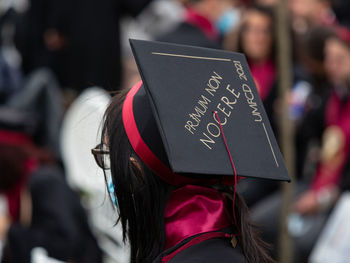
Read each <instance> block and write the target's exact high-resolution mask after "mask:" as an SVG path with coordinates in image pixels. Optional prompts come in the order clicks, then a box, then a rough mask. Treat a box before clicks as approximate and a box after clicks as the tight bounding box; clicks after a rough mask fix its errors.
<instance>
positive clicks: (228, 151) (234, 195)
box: [213, 111, 239, 231]
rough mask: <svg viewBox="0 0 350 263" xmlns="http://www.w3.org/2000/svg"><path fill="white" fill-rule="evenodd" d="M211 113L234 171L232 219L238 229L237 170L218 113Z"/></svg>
mask: <svg viewBox="0 0 350 263" xmlns="http://www.w3.org/2000/svg"><path fill="white" fill-rule="evenodd" d="M213 114H215V116H216V119H217V121H218V123H219V126H220V130H221V134H222V138H223V140H224V143H225V147H226V150H227V153H228V157H229V158H230V162H231V166H232V169H233V172H234V175H235V190H234V193H233V201H232V202H233V220H234V221H235V225H236V228H237V231H239V228H238V224H237V219H236V213H235V201H236V191H237V172H236V167H235V164H234V163H233V159H232V156H231V153H230V150H229V148H228V145H227V141H226V138H225V134H224V129H223V128H222V124H221V121H220V118H219V114H218V113H217V112H216V111H213Z"/></svg>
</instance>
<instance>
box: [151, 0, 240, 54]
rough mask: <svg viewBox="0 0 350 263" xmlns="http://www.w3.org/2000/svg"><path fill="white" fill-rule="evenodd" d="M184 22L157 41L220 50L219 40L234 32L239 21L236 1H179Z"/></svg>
mask: <svg viewBox="0 0 350 263" xmlns="http://www.w3.org/2000/svg"><path fill="white" fill-rule="evenodd" d="M179 1H180V2H181V3H182V4H183V5H184V7H185V14H184V20H183V22H182V23H180V24H179V25H178V26H177V27H176V28H175V29H173V30H172V31H170V32H168V33H166V34H164V35H163V36H160V37H159V38H158V39H157V40H159V41H163V42H171V43H176V44H186V45H192V46H199V47H207V48H217V49H220V48H221V47H222V37H223V36H225V35H226V34H227V33H229V32H231V31H232V30H234V28H235V27H236V26H237V25H238V22H239V19H240V9H239V4H240V1H239V0H179Z"/></svg>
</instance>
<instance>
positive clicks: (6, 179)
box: [0, 109, 102, 263]
mask: <svg viewBox="0 0 350 263" xmlns="http://www.w3.org/2000/svg"><path fill="white" fill-rule="evenodd" d="M2 113H3V109H2V110H1V111H0V116H1V129H0V170H1V177H0V193H1V194H2V195H4V196H5V198H6V200H7V207H8V209H7V211H6V210H4V211H2V213H1V215H0V238H1V240H2V242H3V243H4V247H3V248H2V250H3V253H2V254H3V259H2V262H10V263H11V262H15V263H17V262H18V263H26V262H28V263H29V262H31V256H32V250H33V249H34V248H37V247H41V248H43V249H45V250H46V251H47V253H48V255H49V257H51V258H55V259H59V260H62V261H72V262H81V263H87V262H91V263H98V262H102V258H101V257H102V256H101V251H100V249H99V247H98V245H97V243H96V240H95V238H94V236H93V234H92V232H91V230H90V227H89V225H88V221H87V217H86V214H85V211H84V209H83V208H82V206H81V204H80V201H79V198H78V195H77V194H76V193H74V192H73V191H72V190H71V189H70V188H69V187H68V185H67V184H66V182H65V180H64V176H63V172H62V170H61V169H60V168H59V167H58V166H57V164H56V162H55V159H54V158H53V156H52V155H51V154H50V152H48V151H46V150H44V149H41V148H39V147H37V146H36V145H35V144H34V143H33V141H32V139H31V136H30V135H29V134H28V133H27V132H28V131H29V130H30V129H28V127H27V128H26V126H28V124H26V122H30V120H31V119H30V118H29V116H27V114H24V113H18V112H17V113H16V114H14V115H13V117H16V118H12V120H11V121H10V122H9V121H8V120H7V116H8V115H10V113H9V111H7V112H6V111H5V114H6V116H3V114H2ZM14 119H17V120H22V121H21V122H19V123H16V122H14V121H13V120H14Z"/></svg>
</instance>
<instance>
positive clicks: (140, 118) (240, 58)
mask: <svg viewBox="0 0 350 263" xmlns="http://www.w3.org/2000/svg"><path fill="white" fill-rule="evenodd" d="M130 43H131V47H132V50H133V53H134V56H135V59H136V62H137V65H138V68H139V72H140V74H141V77H142V81H143V84H141V83H140V84H139V85H138V86H137V87H134V88H133V89H132V90H131V91H130V92H129V94H128V96H129V102H125V103H124V109H123V119H124V126H128V127H126V131H127V134H128V137H129V140H130V139H131V138H130V137H133V138H132V139H131V144H132V145H133V147H134V149H135V148H141V153H140V150H139V149H138V150H136V152H137V153H138V154H139V155H143V156H140V157H141V159H142V160H143V161H144V162H146V164H147V163H151V165H150V166H152V165H153V166H154V167H156V170H157V169H158V168H159V166H163V165H159V163H157V162H155V161H154V159H159V160H161V163H162V164H164V167H160V169H158V171H155V172H157V173H158V174H159V173H163V172H162V168H165V170H166V169H167V168H170V169H171V171H172V172H173V173H176V174H182V175H184V176H189V177H193V178H197V179H198V177H205V178H213V176H214V177H215V176H216V177H221V176H234V172H233V168H232V165H231V162H230V158H229V154H228V151H227V149H226V147H225V142H224V139H223V134H222V132H221V128H220V125H219V122H220V123H221V124H222V129H223V131H224V136H225V138H226V142H227V146H228V150H229V152H230V154H231V155H232V160H233V162H234V166H235V169H236V171H237V175H238V176H243V177H255V178H265V179H275V180H286V181H290V178H289V176H288V173H287V170H286V168H285V164H284V161H283V158H282V155H281V152H280V150H279V147H278V145H277V142H276V139H275V137H274V135H273V132H272V129H271V126H270V123H269V120H268V118H267V115H266V113H265V110H264V107H263V104H262V102H261V99H260V97H259V95H258V93H257V90H256V87H255V84H254V81H253V78H252V76H251V73H250V70H249V67H248V64H247V61H246V59H245V57H244V55H243V54H240V53H234V52H228V51H222V50H215V49H207V48H199V47H192V46H185V45H175V44H169V43H161V42H151V41H141V40H130ZM130 97H132V99H131V100H130ZM127 100H128V99H127ZM130 101H131V104H132V107H131V108H130V107H129V108H130V109H132V110H131V111H132V113H131V115H130V114H128V113H127V110H126V109H125V108H126V107H127V106H126V105H128V104H130ZM213 112H216V113H217V115H215V114H214V113H213ZM217 116H218V117H219V118H217ZM130 118H131V119H133V121H131V123H133V124H131V126H130V125H129V124H130V121H129V120H130ZM218 119H219V120H220V121H219V120H218ZM127 123H129V124H127ZM133 125H134V126H133ZM130 127H131V128H130ZM133 129H137V132H136V139H135V132H134V131H133ZM132 141H133V142H132ZM140 141H141V142H140ZM145 145H146V146H145ZM143 146H145V147H143ZM145 148H147V149H146V150H145ZM152 158H153V159H152ZM152 163H153V164H152ZM170 169H169V170H170ZM163 171H164V170H163ZM205 178H203V179H205ZM168 181H169V180H168Z"/></svg>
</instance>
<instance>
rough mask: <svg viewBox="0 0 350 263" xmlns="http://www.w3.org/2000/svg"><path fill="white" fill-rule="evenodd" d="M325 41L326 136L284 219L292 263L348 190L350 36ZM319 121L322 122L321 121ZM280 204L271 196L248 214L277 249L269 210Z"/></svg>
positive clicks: (303, 258)
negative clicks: (308, 180)
mask: <svg viewBox="0 0 350 263" xmlns="http://www.w3.org/2000/svg"><path fill="white" fill-rule="evenodd" d="M335 32H336V33H335V34H334V35H333V36H330V37H329V38H328V39H327V40H326V42H325V61H324V66H325V70H326V73H327V76H328V78H329V80H330V82H331V85H332V91H331V94H330V96H329V97H328V99H327V101H326V103H325V107H324V108H323V109H322V111H323V122H324V123H323V124H320V125H323V126H324V127H325V128H324V132H323V134H322V145H321V151H320V154H319V160H318V165H317V168H316V171H315V173H314V175H313V178H312V180H311V183H308V184H304V183H299V184H298V185H297V187H296V199H295V201H294V204H293V206H292V213H291V215H290V216H289V219H288V229H289V233H290V235H291V236H292V237H293V240H294V248H295V250H296V251H295V253H294V255H295V262H307V258H308V256H309V254H310V252H311V250H312V248H313V246H314V244H315V242H316V240H317V238H318V237H319V234H320V230H321V229H322V228H323V226H324V224H325V222H326V221H327V219H328V216H329V214H330V212H331V210H332V208H333V207H334V204H335V203H336V201H337V199H338V197H339V195H340V193H341V192H342V191H344V190H346V189H349V181H350V179H349V177H350V172H349V171H350V165H349V160H350V154H349V153H350V97H349V94H350V88H349V87H350V85H349V83H350V82H349V80H350V32H349V30H348V29H344V28H340V29H339V28H338V29H336V30H335ZM321 121H322V120H321ZM280 205H281V203H280V195H279V194H275V195H273V196H270V197H268V198H267V199H265V200H263V201H261V202H260V203H258V204H257V205H256V206H255V207H253V209H252V215H253V219H255V220H256V221H257V222H260V223H261V224H262V225H263V226H264V235H265V238H266V240H269V241H271V242H274V243H275V244H276V240H277V239H276V238H277V231H278V225H279V219H278V215H276V214H274V213H273V211H277V210H275V209H276V208H277V207H279V206H280Z"/></svg>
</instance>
